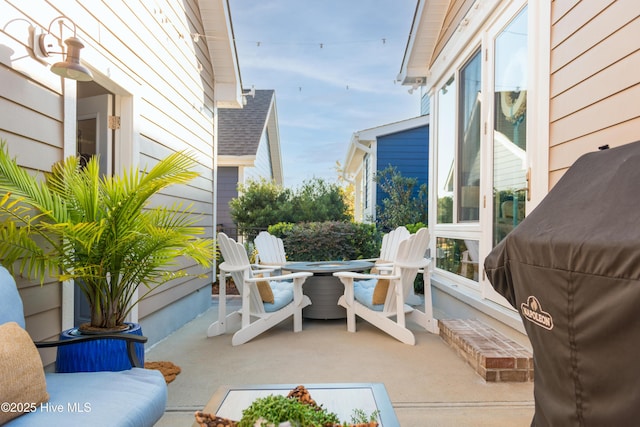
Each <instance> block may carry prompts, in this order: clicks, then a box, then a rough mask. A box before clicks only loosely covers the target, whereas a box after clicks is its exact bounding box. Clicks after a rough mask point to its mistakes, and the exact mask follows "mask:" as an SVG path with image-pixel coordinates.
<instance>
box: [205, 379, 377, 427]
mask: <svg viewBox="0 0 640 427" xmlns="http://www.w3.org/2000/svg"><path fill="white" fill-rule="evenodd" d="M195 417H196V421H197V422H198V423H199V425H200V426H201V427H255V426H258V427H276V426H277V427H347V426H348V427H377V426H378V421H377V419H378V413H377V412H374V413H372V414H370V415H367V414H366V413H365V412H364V411H362V410H360V409H355V410H354V411H353V415H352V416H351V420H350V421H341V420H339V419H338V416H337V415H336V414H335V413H333V412H330V411H328V410H327V409H326V408H324V407H323V406H322V405H318V404H317V403H316V402H315V401H314V400H313V399H312V398H311V395H310V394H309V391H308V390H307V389H306V388H305V387H304V386H298V387H296V388H295V389H293V390H291V392H289V394H288V395H287V396H282V395H269V396H266V397H261V398H258V399H256V400H254V401H253V402H252V403H251V405H250V406H249V407H248V408H245V409H244V410H243V411H242V419H240V420H239V421H235V420H229V419H226V418H221V417H218V416H216V415H213V414H207V413H204V412H201V411H198V412H196V414H195Z"/></svg>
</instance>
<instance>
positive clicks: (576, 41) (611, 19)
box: [549, 0, 640, 186]
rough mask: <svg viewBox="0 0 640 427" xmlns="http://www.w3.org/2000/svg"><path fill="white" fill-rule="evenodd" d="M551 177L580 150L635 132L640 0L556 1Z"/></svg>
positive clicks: (639, 107) (626, 139)
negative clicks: (639, 0)
mask: <svg viewBox="0 0 640 427" xmlns="http://www.w3.org/2000/svg"><path fill="white" fill-rule="evenodd" d="M551 25H552V30H551V76H550V79H551V80H550V90H551V96H550V100H549V104H550V113H551V117H550V123H549V147H550V149H549V184H550V186H553V185H554V184H555V183H556V182H557V181H558V180H559V179H560V177H561V176H562V175H563V174H564V172H565V171H566V170H567V168H569V166H571V165H572V164H573V162H574V161H575V160H576V159H577V158H578V157H579V156H580V155H582V154H585V153H587V152H590V151H595V150H597V149H598V147H599V146H602V145H605V144H608V145H609V146H610V147H615V146H619V145H623V144H627V143H630V142H634V141H637V140H639V139H640V102H638V99H640V74H639V73H638V69H640V44H639V40H640V39H639V38H638V35H640V2H638V1H634V0H618V1H613V0H610V1H597V2H593V1H557V0H556V1H554V2H553V3H552V9H551Z"/></svg>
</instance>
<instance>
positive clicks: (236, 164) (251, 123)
mask: <svg viewBox="0 0 640 427" xmlns="http://www.w3.org/2000/svg"><path fill="white" fill-rule="evenodd" d="M245 99H246V104H245V105H244V107H243V108H241V109H235V108H220V109H219V110H218V188H217V196H216V200H217V212H216V218H217V219H216V224H217V228H218V230H219V231H224V232H225V233H226V234H227V235H229V236H230V237H233V238H237V233H236V225H235V224H234V222H233V219H232V218H231V214H230V210H229V201H231V199H233V198H235V197H238V184H239V183H242V184H244V183H246V182H247V181H248V180H250V179H252V180H259V179H260V178H264V179H266V180H267V181H273V182H275V183H276V184H279V185H282V184H283V178H282V176H283V175H282V156H281V153H280V132H279V130H278V115H277V112H276V95H275V91H274V90H255V91H254V90H252V91H251V92H250V93H249V94H246V95H245Z"/></svg>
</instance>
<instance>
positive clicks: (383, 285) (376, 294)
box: [371, 260, 391, 305]
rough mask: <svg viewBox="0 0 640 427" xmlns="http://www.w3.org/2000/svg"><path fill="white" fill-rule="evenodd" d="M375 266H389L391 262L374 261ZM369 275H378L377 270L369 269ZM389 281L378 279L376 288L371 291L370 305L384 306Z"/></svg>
mask: <svg viewBox="0 0 640 427" xmlns="http://www.w3.org/2000/svg"><path fill="white" fill-rule="evenodd" d="M376 264H391V261H382V260H378V261H376ZM371 274H379V270H378V269H377V268H376V267H373V268H372V269H371ZM389 283H390V280H389V279H378V281H377V282H376V287H375V288H374V289H373V298H372V301H371V303H372V304H374V305H376V304H384V302H385V300H386V299H387V292H388V291H389Z"/></svg>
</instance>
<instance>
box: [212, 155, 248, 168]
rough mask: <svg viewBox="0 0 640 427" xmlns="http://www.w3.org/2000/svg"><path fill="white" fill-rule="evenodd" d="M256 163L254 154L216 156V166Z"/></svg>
mask: <svg viewBox="0 0 640 427" xmlns="http://www.w3.org/2000/svg"><path fill="white" fill-rule="evenodd" d="M255 163H256V156H255V155H252V156H228V155H227V156H220V155H219V156H218V166H226V167H229V166H244V167H253V166H255Z"/></svg>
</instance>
